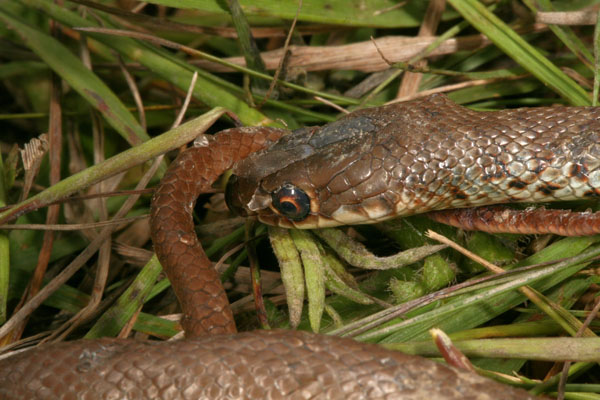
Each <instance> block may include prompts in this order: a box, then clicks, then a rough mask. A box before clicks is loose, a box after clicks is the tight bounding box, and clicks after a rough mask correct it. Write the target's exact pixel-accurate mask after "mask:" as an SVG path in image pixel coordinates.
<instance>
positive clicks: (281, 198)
mask: <svg viewBox="0 0 600 400" xmlns="http://www.w3.org/2000/svg"><path fill="white" fill-rule="evenodd" d="M272 198H273V207H275V209H277V211H279V212H280V213H281V214H282V215H284V216H285V217H287V218H289V219H291V220H293V221H301V220H303V219H304V218H306V216H307V215H308V214H309V213H310V199H309V197H308V195H307V194H306V193H305V192H304V191H303V190H302V189H300V188H298V187H296V186H294V185H291V184H285V185H283V186H282V187H281V188H279V189H278V190H277V191H275V192H274V193H273V195H272Z"/></svg>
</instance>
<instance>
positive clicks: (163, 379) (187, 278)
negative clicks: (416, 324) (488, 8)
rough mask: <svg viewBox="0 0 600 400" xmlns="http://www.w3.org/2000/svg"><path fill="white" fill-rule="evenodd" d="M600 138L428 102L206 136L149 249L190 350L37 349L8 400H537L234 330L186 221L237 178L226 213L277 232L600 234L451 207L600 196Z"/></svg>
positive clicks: (408, 361)
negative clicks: (346, 227) (464, 228)
mask: <svg viewBox="0 0 600 400" xmlns="http://www.w3.org/2000/svg"><path fill="white" fill-rule="evenodd" d="M599 132H600V108H593V107H544V108H521V109H512V110H503V111H494V112H476V111H472V110H469V109H467V108H464V107H461V106H458V105H456V104H454V103H453V102H451V101H450V100H448V99H447V98H446V97H445V96H443V95H434V96H430V97H427V98H423V99H419V100H414V101H411V102H406V103H401V104H395V105H389V106H384V107H378V108H372V109H365V110H360V111H357V112H354V113H351V114H349V115H347V116H345V117H343V118H341V119H340V120H338V121H336V122H334V123H331V124H328V125H325V126H323V127H320V128H319V127H310V128H302V129H300V130H298V131H297V132H295V134H293V135H284V134H285V133H286V132H285V131H284V130H281V129H275V128H234V129H230V130H226V131H223V132H220V133H219V134H217V135H214V136H212V137H207V138H208V139H207V140H208V145H203V146H196V147H191V148H189V149H188V150H186V151H184V152H182V153H181V154H180V155H179V156H178V157H177V159H176V160H175V161H174V162H173V163H172V165H171V166H170V168H169V170H168V171H167V173H166V175H165V177H164V178H163V180H162V181H161V183H160V185H159V187H158V188H157V190H156V192H155V195H154V197H153V202H152V209H151V229H152V239H153V242H154V246H155V251H156V253H157V255H158V257H159V259H160V261H161V263H162V264H163V266H164V268H165V271H166V273H167V275H168V277H169V279H170V280H171V282H172V284H173V287H174V289H175V293H176V295H177V297H178V299H179V301H180V303H181V306H182V309H183V311H184V318H183V320H182V326H183V328H184V330H185V332H186V336H187V339H186V340H184V341H179V342H158V341H145V342H143V341H133V340H119V339H101V340H94V341H85V340H79V341H73V342H67V343H59V344H52V345H48V346H41V347H39V348H35V349H32V350H28V351H26V352H23V353H20V354H17V355H15V356H12V357H10V358H8V359H4V360H2V361H0V398H2V399H22V398H32V399H34V398H35V399H75V398H80V399H113V398H127V399H145V398H161V399H197V398H223V399H225V398H232V399H233V398H247V399H279V398H281V399H284V398H285V399H288V398H289V399H309V398H310V399H313V398H314V399H346V398H349V399H355V398H356V399H362V398H372V399H431V398H434V399H443V400H444V399H498V398H511V399H533V398H534V397H533V396H530V395H529V394H528V393H526V392H524V391H522V390H519V389H514V388H511V387H507V386H504V385H501V384H499V383H495V382H492V381H490V380H488V379H485V378H482V377H479V376H477V375H475V374H472V373H469V372H464V371H458V370H456V369H454V368H450V367H447V366H445V365H442V364H439V363H435V362H433V361H430V360H427V359H424V358H421V357H415V356H409V355H406V354H402V353H399V352H393V351H388V350H384V349H382V348H380V347H378V346H376V345H373V344H364V343H358V342H355V341H353V340H350V339H342V338H334V337H328V336H324V335H316V334H310V333H306V332H292V331H256V332H244V333H239V334H238V333H235V324H234V321H233V317H232V314H231V310H230V308H229V303H228V300H227V297H226V295H225V292H224V290H223V288H222V286H221V283H220V281H219V279H218V277H217V275H216V273H215V272H214V270H213V269H212V265H211V262H210V261H209V260H208V258H207V257H206V255H205V254H204V251H203V250H202V247H201V245H200V244H199V242H198V240H197V238H196V236H195V234H194V230H193V220H192V215H191V213H192V209H193V206H194V203H195V200H196V198H197V196H198V195H199V194H201V193H204V192H207V191H210V190H211V185H212V183H213V182H214V180H215V179H216V178H217V177H218V176H219V175H220V174H221V173H222V172H223V171H224V170H226V169H229V168H231V167H235V169H234V172H235V174H236V177H235V179H233V181H232V183H231V184H230V187H229V188H228V196H227V197H228V201H229V203H230V205H231V206H232V207H233V208H234V209H238V210H243V213H245V214H250V215H251V214H256V215H258V218H259V219H260V220H261V221H263V222H266V223H269V224H275V225H280V226H284V227H300V228H312V227H325V226H335V225H340V224H355V223H371V222H376V221H381V220H384V219H387V218H392V217H395V216H402V215H411V214H416V213H423V212H430V211H433V212H434V213H433V214H434V215H433V218H434V219H438V220H442V221H446V222H452V223H455V224H459V225H460V224H462V225H464V224H465V223H469V222H470V223H471V224H472V227H473V228H482V229H484V230H485V229H486V227H487V228H489V229H487V230H492V231H493V230H494V229H496V230H498V229H508V230H511V226H513V225H514V226H517V228H519V229H520V228H523V227H525V226H528V227H529V228H527V229H530V230H532V229H533V228H531V224H532V223H533V225H534V228H535V229H533V230H534V231H536V232H537V231H539V230H546V231H548V232H556V233H559V234H564V235H579V234H582V233H590V232H591V233H594V232H598V231H599V230H600V223H597V222H596V220H595V219H594V218H596V217H594V215H595V214H589V213H583V214H581V213H580V214H577V215H578V218H580V219H579V220H578V223H577V226H580V225H582V224H583V225H587V226H588V227H589V229H587V230H585V232H581V231H580V230H576V229H575V228H576V227H575V226H572V227H568V226H567V228H564V226H563V222H564V221H563V220H564V219H565V218H568V217H569V216H571V214H569V215H567V214H561V215H560V216H559V217H556V218H554V217H552V218H553V219H552V222H551V223H543V221H541V219H540V218H543V215H541V216H540V215H537V214H536V215H533V216H528V217H526V218H524V219H521V220H518V221H517V220H516V219H514V218H513V216H512V215H508V216H506V215H505V216H501V217H499V218H498V217H497V216H494V215H492V217H489V215H488V214H489V213H490V212H492V211H493V210H489V209H488V210H487V211H484V212H483V213H481V214H482V215H483V216H475V217H473V216H471V217H468V218H467V221H466V222H465V221H463V222H461V223H458V222H457V219H460V218H462V217H461V215H458V216H457V215H455V214H452V213H451V211H449V212H448V213H447V212H446V211H445V210H447V209H454V208H464V207H472V206H482V205H491V204H497V203H506V202H546V201H554V200H568V199H577V198H582V197H590V196H597V195H598V190H599V189H600V149H599V148H598V146H599V145H600V140H599V136H598V135H599ZM436 213H437V214H436ZM486 213H487V214H486ZM492 214H493V213H492ZM486 215H487V217H486ZM472 218H474V219H476V220H477V221H475V222H473V221H472V220H471V219H472ZM486 218H487V219H486ZM588 221H591V222H589V223H588ZM459 222H460V221H459ZM513 222H514V224H513ZM536 226H537V228H536ZM498 227H500V228H498ZM538 228H539V229H538ZM517 230H518V229H517ZM525 230H526V229H525ZM207 335H209V336H207Z"/></svg>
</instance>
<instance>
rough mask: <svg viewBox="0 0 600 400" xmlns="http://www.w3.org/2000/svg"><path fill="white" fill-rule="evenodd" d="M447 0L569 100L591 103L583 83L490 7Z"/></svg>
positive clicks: (465, 0)
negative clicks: (577, 80) (536, 47)
mask: <svg viewBox="0 0 600 400" xmlns="http://www.w3.org/2000/svg"><path fill="white" fill-rule="evenodd" d="M448 2H449V3H450V4H451V5H452V6H453V7H454V8H455V9H456V10H457V11H458V12H459V13H461V14H462V16H463V17H464V18H465V19H467V20H468V21H469V22H471V24H472V25H473V26H474V27H475V28H476V29H477V30H479V31H480V32H481V33H483V34H484V35H486V36H487V37H488V38H489V39H490V40H491V41H492V42H494V44H495V45H496V46H498V47H499V48H500V49H502V51H504V52H505V53H506V54H507V55H509V56H510V57H511V58H512V59H513V60H515V61H516V62H517V63H519V64H520V65H521V66H522V67H523V68H525V69H526V70H528V71H529V72H531V74H532V75H534V76H535V77H537V78H538V79H539V80H540V81H542V82H543V83H544V84H545V85H547V86H549V87H550V88H552V89H553V90H554V91H556V93H558V94H559V95H560V96H562V97H563V98H565V99H566V100H567V101H569V103H571V104H572V105H577V106H586V105H590V104H591V99H590V97H589V95H588V94H587V93H586V91H585V90H584V89H583V88H582V87H581V86H579V85H577V84H576V83H575V82H574V81H573V80H572V79H571V78H569V77H568V76H567V75H566V74H565V73H563V72H562V71H561V70H560V69H559V68H558V67H557V66H556V65H554V64H552V63H551V62H550V61H549V60H548V59H547V58H546V57H544V56H543V55H542V54H540V52H539V51H537V50H536V49H535V48H534V47H533V46H532V45H530V44H529V43H527V42H526V41H525V40H524V39H523V38H522V37H521V36H519V35H518V34H517V33H515V31H513V30H512V29H511V28H510V27H509V26H508V25H506V24H505V23H504V22H502V21H501V20H500V19H499V18H498V17H496V16H495V15H494V14H493V13H491V12H490V11H489V10H487V9H486V8H485V7H484V6H483V5H482V4H481V3H480V2H479V1H478V0H448Z"/></svg>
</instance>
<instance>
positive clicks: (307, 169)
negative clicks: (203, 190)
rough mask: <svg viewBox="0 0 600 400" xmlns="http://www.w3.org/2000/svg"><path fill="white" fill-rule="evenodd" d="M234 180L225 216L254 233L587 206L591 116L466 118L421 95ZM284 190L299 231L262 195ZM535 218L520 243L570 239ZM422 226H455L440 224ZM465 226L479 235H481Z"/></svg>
mask: <svg viewBox="0 0 600 400" xmlns="http://www.w3.org/2000/svg"><path fill="white" fill-rule="evenodd" d="M298 149H300V150H298ZM265 165H272V166H273V168H268V167H265ZM275 165H276V167H275ZM235 174H236V175H237V180H236V181H235V187H233V188H231V190H230V191H231V192H234V193H237V195H236V198H235V199H234V201H233V202H232V203H233V205H234V206H235V207H236V208H246V209H247V210H246V211H247V213H248V214H257V215H258V217H259V219H260V220H261V221H262V222H265V223H268V224H271V225H279V226H282V227H288V228H289V227H296V228H316V227H318V228H321V227H329V226H337V225H347V224H364V223H373V222H378V221H382V220H385V219H389V218H395V217H399V216H407V215H412V214H419V213H425V212H428V211H433V210H448V209H456V208H465V207H474V206H482V205H490V204H497V203H516V202H530V203H534V202H550V201H558V200H574V199H582V198H589V197H597V196H598V195H599V194H600V108H599V107H539V108H538V107H536V108H519V109H509V110H502V111H491V112H478V111H473V110H470V109H468V108H465V107H462V106H459V105H457V104H455V103H453V102H452V101H450V100H449V99H448V98H447V97H446V96H444V95H433V96H429V97H426V98H423V99H420V100H415V101H410V102H406V103H400V104H393V105H389V106H385V107H378V108H371V109H364V110H360V111H357V112H354V113H352V114H349V115H346V116H344V117H343V118H341V119H340V120H338V121H336V122H334V123H332V124H328V125H326V126H324V127H322V128H304V129H302V130H301V131H300V132H298V134H297V135H293V136H290V137H285V138H283V139H282V140H280V141H279V142H278V143H277V144H276V145H275V146H272V147H271V148H269V149H268V150H267V151H263V152H258V153H254V154H252V155H251V156H250V157H248V158H246V159H245V160H243V161H242V162H240V163H238V166H237V167H236V169H235ZM284 184H292V185H293V186H295V187H297V188H300V189H302V190H303V191H304V192H305V193H306V194H307V195H308V197H309V198H310V202H311V204H310V209H311V212H310V214H309V215H308V216H307V217H306V218H305V219H303V220H299V221H291V220H289V219H287V218H285V217H282V216H281V215H280V214H279V212H278V211H277V210H276V209H275V208H274V207H273V205H272V204H271V200H270V199H271V194H272V193H274V192H276V191H277V190H278V189H279V188H281V187H282V186H283V185H284ZM249 206H250V209H248V207H249ZM448 213H455V214H456V212H454V211H449V212H448ZM458 214H460V215H461V216H462V212H461V211H458ZM538 215H539V214H536V213H534V214H533V215H530V216H529V217H528V219H529V222H531V223H532V224H534V225H538V226H537V228H539V229H535V230H534V232H529V231H528V232H526V233H557V234H560V235H567V236H576V235H580V234H581V233H579V232H578V231H572V230H570V229H564V228H563V227H561V226H557V225H558V224H560V222H561V221H560V218H559V219H557V220H555V221H554V224H548V219H546V217H545V216H544V215H543V213H542V216H541V217H539V216H538ZM569 215H570V214H569ZM432 216H433V217H434V218H435V219H437V220H439V221H441V222H454V224H455V225H456V222H457V218H456V216H455V215H453V214H449V215H446V214H445V212H437V213H433V214H432ZM471 217H472V218H477V217H478V216H477V215H473V214H472V215H471ZM580 218H581V219H580V220H586V221H587V225H588V229H587V230H585V231H584V232H582V233H584V234H591V233H594V232H598V231H600V223H599V222H593V221H598V219H597V218H598V217H596V219H595V220H593V219H590V213H584V214H582V216H581V217H580ZM464 219H465V218H463V220H464ZM509 220H510V218H509ZM488 221H489V220H488ZM499 222H501V221H499ZM512 222H514V221H509V222H508V223H504V224H503V225H502V224H501V225H499V226H498V227H494V226H491V227H490V231H492V232H498V231H503V232H505V231H507V230H509V231H510V230H511V229H512V226H511V223H512ZM475 225H476V229H483V228H485V225H486V224H485V223H479V221H477V223H475ZM488 225H489V224H488ZM577 225H578V224H577ZM460 226H461V227H464V228H467V229H469V227H468V226H463V225H460ZM592 226H595V227H594V228H591V229H590V227H592ZM516 232H517V233H518V232H519V231H518V230H517V231H516Z"/></svg>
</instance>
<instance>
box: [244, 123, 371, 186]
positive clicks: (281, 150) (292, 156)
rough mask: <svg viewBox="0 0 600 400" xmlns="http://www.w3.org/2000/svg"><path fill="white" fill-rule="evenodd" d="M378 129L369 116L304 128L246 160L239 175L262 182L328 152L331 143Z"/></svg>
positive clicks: (352, 138) (358, 136) (354, 138)
mask: <svg viewBox="0 0 600 400" xmlns="http://www.w3.org/2000/svg"><path fill="white" fill-rule="evenodd" d="M376 129H377V127H376V126H375V124H374V123H373V122H372V121H371V118H369V117H365V116H357V117H355V118H343V119H340V120H339V121H336V122H332V123H330V124H327V125H325V126H323V127H322V128H319V127H306V128H300V129H297V130H295V131H294V132H293V133H291V134H290V135H286V136H284V137H282V138H281V139H279V140H278V141H277V142H276V143H275V144H273V145H272V146H271V147H269V148H268V149H265V150H263V151H260V152H257V153H254V154H252V155H250V156H249V157H248V158H246V159H245V160H242V161H241V162H240V163H238V165H237V166H236V168H235V174H236V175H238V176H240V177H244V178H252V179H256V180H257V181H258V180H260V179H261V178H263V177H265V176H268V175H270V174H273V173H275V172H277V171H279V170H281V169H283V168H285V167H287V166H288V165H291V164H293V163H295V162H298V161H301V160H304V159H306V158H308V157H310V156H312V155H314V154H316V153H319V151H320V150H322V149H327V147H328V146H329V145H331V144H334V143H337V142H345V141H348V140H356V139H360V138H361V137H363V136H365V135H367V134H370V133H371V132H373V131H375V130H376Z"/></svg>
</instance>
